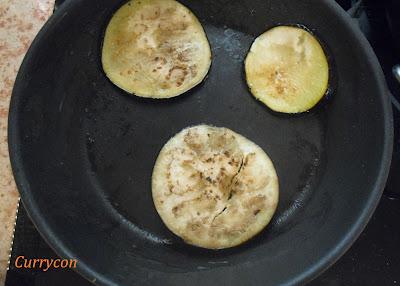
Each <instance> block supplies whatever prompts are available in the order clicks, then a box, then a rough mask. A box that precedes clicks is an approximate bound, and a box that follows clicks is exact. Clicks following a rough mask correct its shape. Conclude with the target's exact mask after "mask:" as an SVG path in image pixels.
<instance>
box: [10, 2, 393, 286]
mask: <svg viewBox="0 0 400 286" xmlns="http://www.w3.org/2000/svg"><path fill="white" fill-rule="evenodd" d="M323 1H324V2H325V4H326V5H327V7H329V8H331V9H332V11H333V12H334V13H335V14H336V16H337V18H338V20H340V21H342V22H343V23H344V24H345V25H346V26H347V27H348V29H349V31H350V32H351V33H352V34H353V36H354V37H355V38H356V40H358V41H359V42H360V45H362V46H363V53H365V55H366V56H367V59H366V61H367V62H368V64H369V65H371V66H373V67H374V68H373V71H374V76H375V77H376V78H377V79H378V86H379V89H380V90H381V91H382V92H381V94H380V95H379V97H378V98H379V100H380V101H381V102H382V110H383V122H384V127H385V129H384V133H383V146H382V156H381V162H380V166H379V171H378V174H377V177H376V181H375V184H374V185H373V186H372V187H371V192H370V195H369V197H368V200H367V202H366V206H365V208H364V209H363V211H362V212H361V215H360V216H359V217H358V219H357V221H356V222H355V223H354V224H353V225H352V226H351V227H350V230H349V231H348V232H347V234H346V235H345V236H344V237H342V239H341V240H340V241H338V243H337V244H336V246H335V247H334V248H331V249H330V250H329V251H327V252H326V253H325V254H324V255H322V256H321V258H320V259H319V260H318V261H316V262H315V263H313V264H312V266H311V267H309V268H308V269H306V270H304V271H303V272H300V273H299V274H298V275H297V276H294V277H288V278H286V280H285V282H284V283H283V285H299V284H305V283H307V282H309V281H311V280H313V279H314V278H316V277H317V276H318V275H320V274H321V273H322V272H324V271H325V270H326V269H328V268H329V267H330V266H331V265H333V264H334V263H335V262H336V261H337V260H338V259H339V258H340V257H341V256H342V255H343V254H344V253H345V252H346V251H347V250H348V249H349V248H350V247H351V245H352V244H353V243H354V242H355V240H356V239H357V238H358V237H359V235H360V234H361V232H362V231H363V229H364V228H365V226H366V225H367V223H368V222H369V220H370V218H371V216H372V214H373V213H374V211H375V209H376V207H377V205H378V203H379V201H380V197H381V195H382V193H383V190H384V187H385V184H386V180H387V177H388V174H389V170H390V163H391V157H392V150H393V119H392V118H393V116H392V107H391V103H390V98H389V96H387V95H388V89H387V86H386V81H385V78H384V75H383V72H382V69H381V67H380V64H379V61H378V59H377V57H376V55H375V53H374V52H373V50H372V47H371V46H370V44H369V42H368V41H367V39H366V38H365V36H364V35H363V34H362V32H361V30H360V29H359V28H358V27H357V26H356V24H355V23H354V22H353V21H352V20H351V18H350V17H349V16H348V14H347V13H346V12H345V11H344V10H343V9H342V8H341V7H340V6H339V5H338V4H337V3H336V2H335V1H332V0H323ZM74 3H76V1H66V2H65V3H64V4H63V5H61V6H60V8H59V9H57V10H56V11H55V13H54V14H53V15H52V16H51V17H50V19H49V20H48V22H47V23H46V24H45V25H44V26H43V28H42V29H41V30H40V31H39V33H38V35H37V36H36V38H35V40H34V41H33V43H32V45H31V46H30V48H29V50H28V52H27V54H26V56H25V58H24V60H23V62H22V64H21V67H20V70H19V72H18V75H17V79H16V83H18V82H19V81H20V77H21V75H22V74H23V71H24V69H25V68H26V66H27V65H28V62H29V58H30V57H31V56H32V51H33V50H35V47H36V46H37V45H38V43H39V42H41V41H42V40H43V39H44V38H45V37H46V34H47V32H48V31H49V30H51V29H54V27H55V26H56V24H57V22H58V21H60V20H62V18H63V17H64V16H66V15H67V14H68V11H69V9H70V7H72V6H73V5H74ZM19 89H21V90H22V88H20V87H19V85H18V84H16V85H15V86H14V89H13V92H12V97H11V102H10V109H9V110H10V111H9V117H8V146H9V155H10V161H11V166H12V171H13V174H14V178H15V181H16V185H17V188H18V191H19V193H20V196H21V199H22V202H23V205H24V206H25V207H26V211H27V213H28V215H29V217H30V218H31V220H32V221H33V223H34V225H35V227H36V229H37V230H38V231H39V233H40V234H41V236H42V237H43V238H44V239H45V241H46V242H47V243H48V245H49V246H50V247H51V248H52V249H53V250H54V251H55V252H56V253H57V254H58V255H59V256H61V257H64V258H74V253H72V251H71V249H70V248H68V247H67V246H66V245H65V244H64V243H63V242H62V241H61V239H60V238H59V237H57V235H56V233H55V232H54V231H53V230H52V229H51V228H50V227H49V226H48V224H47V223H46V221H45V220H43V219H42V218H43V217H42V216H41V214H40V210H39V209H38V207H37V205H36V203H35V202H34V201H33V200H31V199H30V197H29V193H30V186H29V182H28V180H27V177H26V175H25V173H24V170H23V167H21V166H23V164H22V160H21V157H20V155H21V154H20V148H19V146H20V140H19V138H20V136H19V130H18V127H17V122H18V116H19V115H18V112H17V110H18V106H19V105H20V101H21V100H22V95H21V94H22V93H21V92H19ZM76 271H77V272H78V273H79V274H81V275H82V276H83V277H84V278H86V279H87V280H89V281H91V282H94V283H96V284H98V285H116V284H115V283H114V282H113V281H112V280H111V279H110V278H108V277H106V276H104V275H103V274H101V273H100V272H97V271H95V270H93V268H91V267H90V266H89V265H88V264H86V263H85V262H84V261H80V263H78V265H77V268H76Z"/></svg>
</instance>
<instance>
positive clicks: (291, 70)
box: [245, 26, 329, 113]
mask: <svg viewBox="0 0 400 286" xmlns="http://www.w3.org/2000/svg"><path fill="white" fill-rule="evenodd" d="M245 70H246V79H247V84H248V86H249V88H250V91H251V93H252V94H253V95H254V96H255V97H256V98H257V99H259V100H260V101H262V102H263V103H265V104H266V105H267V106H268V107H269V108H271V109H272V110H274V111H278V112H284V113H300V112H305V111H308V110H309V109H311V108H312V107H314V106H315V105H316V104H317V103H318V102H319V101H320V100H321V98H322V97H323V96H324V95H325V94H326V91H327V89H328V83H329V65H328V60H327V58H326V55H325V53H324V50H323V49H322V47H321V45H320V43H319V42H318V40H317V39H316V38H315V37H314V36H313V35H311V34H310V33H309V32H307V31H306V30H304V29H302V28H298V27H290V26H278V27H275V28H272V29H270V30H268V31H267V32H265V33H264V34H262V35H261V36H259V37H258V38H257V39H256V40H255V41H254V43H253V45H252V47H251V49H250V52H249V54H248V55H247V58H246V62H245Z"/></svg>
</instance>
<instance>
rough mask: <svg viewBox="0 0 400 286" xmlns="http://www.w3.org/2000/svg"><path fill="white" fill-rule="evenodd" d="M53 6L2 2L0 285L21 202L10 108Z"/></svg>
mask: <svg viewBox="0 0 400 286" xmlns="http://www.w3.org/2000/svg"><path fill="white" fill-rule="evenodd" d="M53 3H54V1H53V0H0V227H1V229H0V285H3V284H4V280H5V275H6V271H7V264H8V258H9V253H10V247H11V242H12V237H13V232H14V222H15V217H16V210H17V205H18V201H19V196H18V192H17V189H16V187H15V183H14V179H13V175H12V172H11V167H10V160H9V155H8V145H7V120H8V107H9V103H10V97H11V92H12V88H13V85H14V80H15V76H16V74H17V71H18V68H19V66H20V64H21V61H22V59H23V57H24V55H25V53H26V51H27V49H28V48H29V45H30V44H31V42H32V40H33V38H34V37H35V35H36V34H37V32H38V31H39V29H40V28H41V27H42V25H43V24H44V22H45V21H46V20H47V18H48V17H49V15H50V14H51V13H52V11H53V5H54V4H53ZM32 96H33V95H32Z"/></svg>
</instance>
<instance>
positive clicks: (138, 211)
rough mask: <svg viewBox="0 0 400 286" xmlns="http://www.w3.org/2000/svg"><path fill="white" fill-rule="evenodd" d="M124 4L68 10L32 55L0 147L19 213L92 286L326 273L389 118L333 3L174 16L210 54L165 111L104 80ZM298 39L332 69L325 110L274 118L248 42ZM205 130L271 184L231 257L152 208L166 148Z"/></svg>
mask: <svg viewBox="0 0 400 286" xmlns="http://www.w3.org/2000/svg"><path fill="white" fill-rule="evenodd" d="M121 3H122V2H121V1H105V0H104V1H90V0H70V1H66V2H65V3H64V4H63V5H62V6H61V8H60V9H58V10H57V11H56V13H55V14H54V15H53V16H52V17H51V19H50V20H49V22H48V23H47V24H46V25H45V27H44V28H43V30H42V31H41V32H40V33H39V35H38V37H37V38H36V40H35V41H34V43H33V45H32V47H31V48H30V50H29V52H28V54H27V56H26V58H25V60H24V62H23V64H22V67H21V69H20V72H19V74H18V78H17V81H16V84H15V88H14V92H13V96H12V102H11V110H10V118H9V145H10V153H11V160H12V165H13V170H14V175H15V178H16V181H17V184H18V188H19V190H20V193H21V196H22V200H23V203H24V205H25V207H26V208H27V210H28V212H29V215H30V216H31V218H32V220H33V221H34V223H35V224H36V227H37V228H38V230H39V231H40V232H41V233H42V235H43V236H44V237H45V238H46V239H47V241H48V243H49V244H50V245H51V246H52V247H53V248H54V249H55V250H56V252H57V253H58V254H59V255H61V256H62V257H67V258H77V259H78V260H79V261H78V271H79V272H80V273H81V274H82V275H84V276H85V277H86V278H88V279H89V280H91V281H94V282H95V283H96V284H99V285H294V284H301V283H304V282H306V281H309V280H310V279H312V278H313V277H315V276H316V275H317V274H318V273H320V272H322V271H323V270H324V269H326V268H327V267H328V266H329V265H331V264H332V263H334V262H335V260H336V259H338V258H339V256H340V255H342V254H343V252H344V251H345V250H346V249H347V248H349V247H350V245H351V243H352V242H353V241H354V240H355V239H356V237H357V236H358V235H359V233H360V232H361V230H362V229H363V227H364V226H365V224H366V223H367V221H368V219H369V218H370V216H371V214H372V212H373V211H374V209H375V207H376V205H377V203H378V201H379V198H380V196H381V192H382V189H383V187H384V184H385V180H386V176H387V173H388V168H389V164H390V157H391V151H392V123H391V108H390V104H389V99H388V96H387V93H386V86H385V82H384V78H383V76H382V72H381V69H380V66H379V64H378V61H377V59H376V57H375V55H374V54H373V52H372V50H371V48H370V46H369V45H368V43H367V41H366V40H365V38H364V37H363V36H362V35H361V32H360V31H359V30H358V28H357V27H356V26H355V25H354V24H353V23H352V21H351V19H350V18H349V17H348V16H347V15H346V13H345V12H344V11H343V10H341V9H340V8H339V6H337V4H335V3H334V2H333V1H329V0H303V1H292V0H269V1H266V0H257V1H256V0H253V1H251V0H247V1H242V0H231V1H227V0H218V1H217V0H204V1H189V0H185V1H182V3H183V4H185V5H187V6H188V7H189V8H190V9H191V10H192V11H193V12H194V13H195V14H196V15H197V16H198V17H199V19H200V21H201V22H202V24H203V25H204V27H205V30H206V32H207V35H208V37H209V40H210V43H211V46H212V50H213V64H212V68H211V70H210V73H209V76H208V78H207V79H206V80H205V82H204V83H203V84H202V85H201V86H200V87H198V88H195V89H194V90H192V91H190V92H188V93H187V94H185V95H183V96H180V97H177V98H175V99H170V100H146V99H140V98H137V97H134V96H130V95H128V94H126V93H124V92H123V91H121V90H120V89H118V88H117V87H115V86H114V85H113V84H112V83H111V82H110V81H109V80H107V78H106V76H105V75H104V73H103V71H102V68H101V63H100V48H101V42H102V36H103V32H104V30H105V27H106V25H107V23H108V21H109V19H110V17H111V15H112V13H113V11H115V10H116V9H117V8H118V7H119V6H120V5H121ZM278 24H303V25H305V26H306V27H308V28H309V29H310V30H311V31H312V32H314V33H315V34H316V35H317V37H318V38H319V39H320V40H321V42H322V43H323V44H324V46H325V48H326V51H327V54H328V55H329V58H330V62H331V67H332V71H331V72H332V74H333V75H335V76H334V77H333V78H335V79H332V81H331V88H332V89H333V92H332V95H331V97H330V100H327V101H325V102H324V103H322V104H320V105H319V107H317V108H315V109H314V110H313V111H312V112H309V113H305V114H301V115H298V116H283V115H279V114H276V113H273V112H271V111H270V110H268V108H266V107H265V106H264V105H263V104H260V103H259V102H257V101H256V100H255V99H254V98H253V97H252V96H251V95H250V93H249V92H248V90H247V87H246V83H245V80H244V74H243V59H244V57H245V56H246V53H247V51H248V50H249V47H250V45H251V43H252V41H253V40H254V38H255V37H256V36H258V35H259V34H261V33H262V32H264V31H265V30H267V29H269V28H271V27H273V26H275V25H278ZM200 123H208V124H212V125H217V126H225V127H228V128H231V129H233V130H234V131H236V132H239V133H241V134H243V135H244V136H246V137H247V138H249V139H251V140H252V141H254V142H256V143H257V144H258V145H260V146H261V147H262V148H263V149H264V150H266V151H267V152H268V154H269V155H270V157H271V158H272V160H273V161H274V163H275V166H276V168H277V172H278V175H279V179H280V197H281V199H280V203H279V207H278V210H277V213H276V215H275V216H274V219H273V221H272V223H271V224H270V226H269V227H267V229H265V230H264V231H263V232H262V233H261V234H259V235H258V236H257V237H255V238H254V239H252V240H251V241H250V242H248V243H246V244H244V245H242V246H239V247H236V248H232V249H228V250H221V251H209V250H204V249H200V248H196V247H192V246H189V245H186V244H185V243H183V242H182V241H181V240H180V239H179V238H177V237H176V236H174V235H173V234H172V233H171V232H169V231H168V230H167V228H166V227H165V226H164V225H163V223H162V222H161V219H160V218H159V216H158V215H157V213H156V210H155V208H154V206H153V202H152V198H151V189H150V181H151V173H152V168H153V164H154V162H155V159H156V157H157V154H158V152H159V151H160V149H161V147H162V146H163V144H164V143H165V142H166V141H167V140H168V139H169V138H170V137H171V136H173V135H174V134H175V133H177V132H178V131H180V130H181V129H183V128H185V127H187V126H190V125H194V124H200Z"/></svg>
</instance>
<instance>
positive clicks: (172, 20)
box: [102, 0, 211, 98]
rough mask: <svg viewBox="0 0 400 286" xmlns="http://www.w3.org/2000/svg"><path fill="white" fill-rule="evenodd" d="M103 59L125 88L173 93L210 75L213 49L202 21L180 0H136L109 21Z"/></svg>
mask: <svg viewBox="0 0 400 286" xmlns="http://www.w3.org/2000/svg"><path fill="white" fill-rule="evenodd" d="M102 63H103V68H104V71H105V73H106V75H107V76H108V77H109V78H110V80H111V81H112V82H113V83H114V84H115V85H117V86H119V87H120V88H122V89H124V90H125V91H127V92H129V93H133V94H135V95H137V96H141V97H152V98H169V97H174V96H177V95H180V94H182V93H184V92H186V91H187V90H189V89H191V88H193V87H194V86H196V85H197V84H199V83H200V82H201V81H202V80H203V79H204V78H205V76H206V75H207V72H208V70H209V68H210V64H211V50H210V45H209V43H208V40H207V37H206V34H205V32H204V30H203V27H202V26H201V24H200V22H199V21H198V19H197V18H196V16H195V15H193V13H192V12H191V11H190V10H189V9H188V8H186V7H185V6H183V5H182V4H180V3H179V2H177V1H174V0H133V1H129V2H128V3H126V4H125V5H123V6H122V7H121V8H120V9H119V10H118V11H117V12H116V13H115V14H114V16H113V17H112V19H111V21H110V23H109V24H108V26H107V29H106V33H105V37H104V43H103V51H102Z"/></svg>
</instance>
